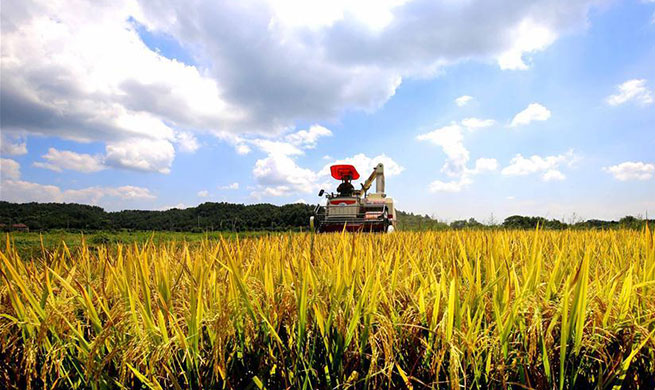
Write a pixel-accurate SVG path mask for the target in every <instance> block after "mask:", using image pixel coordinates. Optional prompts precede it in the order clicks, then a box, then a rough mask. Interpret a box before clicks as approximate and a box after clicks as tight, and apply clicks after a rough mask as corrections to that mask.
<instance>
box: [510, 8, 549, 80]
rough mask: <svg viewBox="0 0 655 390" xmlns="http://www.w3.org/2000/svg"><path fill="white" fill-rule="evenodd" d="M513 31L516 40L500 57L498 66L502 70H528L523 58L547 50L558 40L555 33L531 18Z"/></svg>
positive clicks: (523, 21)
mask: <svg viewBox="0 0 655 390" xmlns="http://www.w3.org/2000/svg"><path fill="white" fill-rule="evenodd" d="M511 30H512V31H511V32H510V34H512V35H513V36H515V37H516V38H515V39H514V40H513V42H512V45H511V47H510V48H509V49H507V50H506V51H504V52H503V53H501V54H500V55H499V56H498V65H500V68H501V69H508V70H525V69H528V65H527V64H526V63H525V61H524V58H523V57H524V55H525V54H526V53H534V52H536V51H541V50H543V49H545V48H546V47H548V46H550V44H552V43H553V42H554V41H555V39H556V38H557V33H556V32H555V31H553V30H552V29H551V28H549V27H547V26H545V25H542V24H539V23H538V22H536V21H535V20H534V19H531V18H526V19H524V20H522V21H521V23H519V24H518V26H515V27H513V28H512V29H511Z"/></svg>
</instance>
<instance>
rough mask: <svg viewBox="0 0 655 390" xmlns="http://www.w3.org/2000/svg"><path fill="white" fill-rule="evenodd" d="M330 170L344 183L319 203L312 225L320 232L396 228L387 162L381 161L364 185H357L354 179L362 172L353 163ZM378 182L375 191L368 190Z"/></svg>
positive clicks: (371, 230) (333, 167)
mask: <svg viewBox="0 0 655 390" xmlns="http://www.w3.org/2000/svg"><path fill="white" fill-rule="evenodd" d="M330 174H331V175H332V177H333V178H334V179H336V180H340V181H341V184H339V186H338V187H337V192H336V194H335V193H329V194H326V193H325V191H324V190H321V191H320V192H319V193H318V196H323V195H325V198H326V199H327V201H326V203H325V206H322V205H321V204H318V205H317V206H316V208H315V209H314V215H313V216H312V217H310V227H311V228H312V229H314V230H316V231H317V232H319V233H325V232H340V231H342V230H344V229H345V230H347V231H364V232H393V231H394V230H395V228H396V210H395V209H394V207H393V199H391V198H389V197H387V195H386V194H385V193H384V184H385V183H384V165H382V164H378V165H377V166H376V167H375V168H374V169H373V172H372V173H371V175H370V176H369V177H368V179H366V181H365V182H363V183H361V188H360V189H355V187H354V186H353V184H352V180H357V179H359V173H358V172H357V169H355V167H354V166H352V165H346V164H340V165H333V166H331V167H330ZM373 182H375V192H374V193H369V192H368V190H369V189H370V188H371V185H372V184H373Z"/></svg>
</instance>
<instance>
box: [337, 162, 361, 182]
mask: <svg viewBox="0 0 655 390" xmlns="http://www.w3.org/2000/svg"><path fill="white" fill-rule="evenodd" d="M330 173H331V174H332V177H333V178H335V179H337V180H343V178H344V176H350V178H351V179H352V180H357V179H359V172H357V169H355V167H353V166H352V165H347V164H340V165H333V166H331V167H330Z"/></svg>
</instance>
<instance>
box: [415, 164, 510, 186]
mask: <svg viewBox="0 0 655 390" xmlns="http://www.w3.org/2000/svg"><path fill="white" fill-rule="evenodd" d="M497 169H498V161H496V159H495V158H484V157H483V158H479V159H477V160H475V166H474V168H473V169H468V168H465V169H464V171H463V172H462V173H461V174H460V176H459V179H457V180H450V181H441V180H435V181H433V182H431V183H430V186H429V187H428V190H429V191H430V192H433V193H434V192H461V191H462V190H463V189H465V188H466V187H468V186H469V185H471V184H473V176H475V175H480V174H483V173H489V172H494V171H496V170H497Z"/></svg>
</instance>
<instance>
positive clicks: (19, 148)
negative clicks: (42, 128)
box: [0, 133, 27, 156]
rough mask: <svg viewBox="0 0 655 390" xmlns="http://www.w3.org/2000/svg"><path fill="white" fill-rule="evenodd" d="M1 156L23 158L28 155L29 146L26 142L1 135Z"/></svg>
mask: <svg viewBox="0 0 655 390" xmlns="http://www.w3.org/2000/svg"><path fill="white" fill-rule="evenodd" d="M0 154H2V155H4V156H21V155H23V154H27V144H26V142H25V140H21V139H20V138H17V137H10V136H8V135H5V134H4V133H2V134H0Z"/></svg>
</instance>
